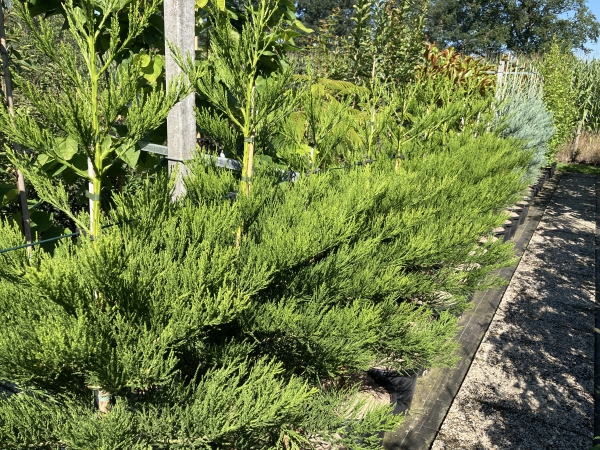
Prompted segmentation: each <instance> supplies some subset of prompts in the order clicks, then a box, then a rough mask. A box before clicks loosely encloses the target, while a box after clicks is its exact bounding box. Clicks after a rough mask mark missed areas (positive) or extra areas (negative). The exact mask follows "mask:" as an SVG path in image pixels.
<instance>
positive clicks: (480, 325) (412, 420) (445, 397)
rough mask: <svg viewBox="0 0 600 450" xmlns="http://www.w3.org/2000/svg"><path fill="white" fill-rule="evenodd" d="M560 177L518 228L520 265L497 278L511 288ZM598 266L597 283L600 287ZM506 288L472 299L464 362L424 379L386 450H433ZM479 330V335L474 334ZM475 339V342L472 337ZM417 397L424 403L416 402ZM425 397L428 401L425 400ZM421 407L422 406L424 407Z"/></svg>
mask: <svg viewBox="0 0 600 450" xmlns="http://www.w3.org/2000/svg"><path fill="white" fill-rule="evenodd" d="M561 177H562V173H560V172H557V173H556V175H555V176H554V177H552V178H550V179H547V180H546V182H545V183H544V184H543V189H542V190H541V191H540V192H539V193H538V195H537V196H536V197H535V198H534V199H532V201H531V205H530V209H529V212H528V215H527V218H526V220H525V223H524V224H523V225H521V226H520V227H519V230H518V231H517V237H516V239H515V250H516V254H517V256H518V257H519V262H518V263H517V264H516V265H514V266H512V267H508V268H504V269H501V270H500V271H499V275H500V276H502V278H504V279H506V280H507V282H508V283H510V281H511V279H512V277H513V275H514V273H515V271H516V270H517V267H518V266H519V264H520V258H521V256H522V255H523V253H524V252H525V250H526V249H527V246H528V245H529V241H530V240H531V237H532V236H533V233H534V232H535V230H536V229H537V226H538V224H539V222H540V220H541V219H542V217H543V215H544V213H545V211H546V207H547V206H548V204H549V203H550V200H551V199H552V197H553V195H554V192H555V190H556V188H557V186H558V184H559V182H560V179H561ZM596 183H597V190H596V193H597V202H598V205H599V206H600V195H598V186H599V184H600V179H599V178H596ZM599 212H600V210H599V209H597V215H596V218H597V222H596V223H597V228H596V230H597V233H596V239H597V242H598V243H600V222H599V221H600V217H599V216H598V213H599ZM596 256H597V258H600V250H599V248H598V245H596ZM599 272H600V269H599V265H598V264H596V283H597V285H598V284H600V277H599V276H598V274H599ZM508 283H507V285H506V286H505V287H503V288H501V289H495V290H488V291H485V292H477V293H476V294H475V295H474V303H475V304H476V306H475V308H473V309H471V310H469V311H467V312H466V313H465V314H464V315H463V317H462V318H461V320H460V321H459V325H461V326H462V327H463V330H462V332H461V334H460V337H459V341H460V342H461V349H460V355H461V361H460V363H459V364H458V365H457V367H456V368H454V369H433V370H432V371H431V373H430V374H429V375H425V376H424V377H423V378H420V380H419V381H421V383H420V384H421V391H422V392H419V387H417V394H418V395H417V396H416V397H415V399H416V400H418V401H417V402H413V411H416V413H415V414H412V415H411V414H409V415H407V417H406V420H405V422H404V424H403V425H402V426H401V427H400V428H399V429H398V430H396V431H395V432H393V433H386V435H385V438H384V442H383V447H384V449H386V450H425V449H429V448H431V446H432V445H433V442H434V441H435V438H436V437H437V434H438V432H439V430H440V428H441V426H442V424H443V422H444V419H445V418H446V415H447V414H448V411H449V410H450V407H451V406H452V402H453V401H454V397H455V396H456V394H457V393H458V391H459V390H460V387H461V386H462V383H463V381H464V379H465V377H466V375H467V373H468V371H469V368H470V367H471V364H472V362H473V360H474V358H475V355H476V353H477V350H478V349H479V346H480V344H481V342H482V340H483V337H484V336H485V333H486V332H487V329H488V327H489V325H490V323H491V321H492V319H493V317H494V315H495V313H496V310H497V308H498V306H499V305H500V302H501V301H502V297H503V296H504V293H505V291H506V288H507V287H508ZM596 296H597V304H596V305H597V306H596V332H597V333H596V349H597V354H599V353H600V292H599V289H596ZM472 328H475V330H472ZM471 336H472V337H471ZM596 362H597V365H596V366H595V367H596V372H595V380H597V381H598V387H597V388H596V386H595V395H596V398H597V399H598V400H597V402H596V409H595V412H596V414H595V416H596V417H597V421H595V427H596V425H597V426H598V430H599V431H598V433H599V434H596V436H600V358H596ZM417 397H420V398H418V399H417ZM422 397H424V399H423V398H422ZM421 403H422V405H421Z"/></svg>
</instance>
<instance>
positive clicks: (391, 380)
mask: <svg viewBox="0 0 600 450" xmlns="http://www.w3.org/2000/svg"><path fill="white" fill-rule="evenodd" d="M422 373H423V370H420V371H414V372H412V373H409V374H400V373H399V372H397V371H396V370H384V369H370V370H369V371H368V372H367V374H368V375H369V376H370V377H371V378H373V380H375V382H376V383H377V384H379V385H380V386H382V387H383V388H385V389H386V390H387V391H388V392H389V393H390V399H391V403H392V404H395V405H394V411H393V413H394V414H406V413H407V412H408V410H409V409H410V405H411V404H412V400H413V397H414V395H415V389H416V387H417V378H418V376H419V374H422Z"/></svg>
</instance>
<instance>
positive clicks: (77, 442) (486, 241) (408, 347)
mask: <svg viewBox="0 0 600 450" xmlns="http://www.w3.org/2000/svg"><path fill="white" fill-rule="evenodd" d="M201 3H202V2H201ZM211 3H214V5H212V6H211V8H212V9H211V11H210V14H209V16H208V19H207V20H208V22H207V23H208V24H209V28H210V30H211V35H210V47H209V52H208V56H207V59H206V60H204V61H201V62H200V63H199V64H198V65H197V66H192V65H191V64H190V63H189V61H185V60H184V58H183V57H180V64H181V65H182V66H183V67H184V70H185V72H187V74H188V75H189V77H190V79H191V81H192V83H193V86H194V88H195V90H196V92H197V94H198V98H197V123H198V125H199V128H200V130H201V132H202V133H203V135H204V137H208V138H213V139H214V140H215V141H216V142H217V143H218V144H219V146H221V148H222V150H223V151H224V152H225V153H227V154H228V155H237V156H238V157H239V159H240V160H242V162H243V167H244V169H243V172H242V177H243V178H242V184H241V189H240V179H239V174H235V173H232V172H230V171H227V170H224V169H218V168H215V167H212V166H210V165H208V164H207V162H206V158H205V157H202V156H198V157H197V159H195V160H193V161H191V162H190V164H189V167H188V169H189V171H188V174H187V176H186V178H185V187H186V189H185V191H186V194H185V195H184V196H183V197H181V198H180V199H179V200H178V201H176V202H173V201H172V195H171V191H172V188H173V185H172V182H170V181H169V180H168V179H167V178H166V177H164V176H158V177H156V178H155V179H152V180H151V179H147V180H145V181H144V182H141V183H140V188H139V189H138V190H137V192H136V195H131V194H130V193H128V192H123V193H115V194H114V195H112V205H111V206H112V207H111V208H110V210H108V211H107V212H106V214H105V218H104V223H107V224H113V225H114V226H111V227H108V228H105V229H104V230H102V231H103V232H102V233H100V232H98V231H99V230H98V228H99V226H100V225H101V223H102V222H100V221H98V222H97V223H96V220H97V217H99V216H93V217H94V223H95V225H94V226H92V228H91V231H92V235H93V239H89V238H87V237H85V236H82V237H80V238H78V239H77V240H62V241H61V242H60V244H59V245H58V246H57V248H56V249H55V251H54V253H53V254H52V255H49V254H47V253H45V252H43V251H36V252H34V253H33V255H32V256H31V257H29V256H28V255H27V252H26V251H25V250H17V251H13V252H9V253H2V254H0V319H1V320H0V382H1V384H0V386H2V387H3V389H4V390H3V391H2V393H1V394H0V447H2V448H8V449H22V448H47V449H56V448H64V449H65V450H72V449H82V450H83V449H86V450H87V449H91V448H92V449H93V448H98V449H145V450H147V449H149V448H152V449H161V448H164V449H215V448H229V449H241V450H243V449H247V450H251V449H252V450H254V449H273V448H275V449H282V450H283V449H286V450H288V449H298V450H304V449H314V448H344V449H373V450H375V449H378V448H381V441H380V439H379V437H378V436H377V432H380V431H391V430H394V429H396V428H397V427H398V426H399V424H400V423H401V422H402V421H403V417H402V416H393V415H391V414H390V410H391V409H392V408H391V406H390V405H377V404H373V402H372V400H370V399H368V398H365V396H364V393H363V392H361V388H362V386H361V380H362V379H363V377H364V376H365V372H366V371H368V370H369V369H370V368H373V367H387V368H390V369H395V370H397V371H399V372H400V373H401V374H404V375H414V374H415V373H418V372H419V371H420V370H422V369H428V368H432V367H440V366H441V367H449V366H452V365H453V364H455V362H456V361H457V356H456V350H457V348H458V342H457V340H456V336H457V333H458V332H459V328H458V326H457V321H458V319H457V317H458V316H459V315H460V314H461V313H462V312H463V311H465V310H466V309H467V308H468V307H469V298H470V296H471V295H472V294H473V293H474V292H475V291H476V290H480V289H486V288H487V287H490V286H496V285H498V284H499V283H500V280H499V278H498V277H497V276H495V275H494V271H495V270H496V269H498V268H501V267H505V266H507V265H509V264H512V263H513V262H514V253H513V250H512V248H511V245H510V244H503V243H502V242H500V241H497V240H494V239H493V238H492V236H491V230H492V229H493V228H495V227H497V226H499V225H501V224H502V223H503V222H504V220H505V219H506V213H505V212H504V211H505V208H506V207H508V206H510V205H512V204H514V202H515V201H517V200H519V199H520V193H521V192H522V191H523V190H524V188H525V187H526V185H527V182H528V179H527V175H526V173H527V171H528V170H529V169H530V166H531V164H532V155H533V152H531V151H523V148H524V146H526V145H527V143H524V142H523V140H522V139H521V138H522V136H521V135H518V133H515V135H514V136H512V137H511V135H509V134H508V133H506V130H505V128H501V129H495V128H494V127H492V130H491V131H488V128H489V127H488V124H489V123H491V122H492V120H493V118H494V111H495V110H494V108H497V107H498V104H497V103H496V97H495V93H494V92H492V91H491V89H488V88H486V89H482V79H474V80H473V79H471V78H472V77H470V76H469V73H470V72H469V71H465V73H463V74H462V75H461V76H449V75H451V74H450V73H449V71H448V70H446V69H445V68H444V67H438V68H437V69H436V71H435V73H432V74H428V75H426V74H425V71H424V70H423V71H415V72H414V73H412V75H411V77H410V78H411V79H413V82H411V83H410V84H406V85H402V84H400V83H399V81H398V79H399V77H400V76H399V75H398V73H387V72H389V71H390V70H391V69H390V67H391V66H390V65H386V63H385V58H383V59H381V60H379V59H377V58H372V56H373V54H368V55H367V56H368V61H369V64H368V71H364V76H363V75H360V77H358V78H357V79H356V80H354V81H356V83H352V82H349V81H343V80H331V79H328V78H324V77H322V76H316V75H315V76H313V73H312V72H311V71H307V74H306V75H303V76H294V75H293V74H292V71H291V69H290V68H289V67H288V65H287V64H286V61H285V58H283V56H284V55H283V54H282V53H281V52H283V50H286V49H289V46H291V45H293V42H292V39H293V37H292V36H296V34H298V33H299V32H300V31H302V28H301V27H300V26H298V25H297V24H295V18H294V19H293V20H294V21H292V18H291V17H289V15H286V14H287V12H286V11H289V3H285V4H283V5H280V6H283V8H278V7H277V5H275V4H273V3H270V2H267V1H266V0H263V1H261V2H258V3H252V4H246V5H245V6H244V7H243V8H240V11H239V15H237V14H235V13H232V12H231V11H229V12H228V11H225V10H224V8H223V3H222V2H220V1H219V2H211ZM202 4H204V3H202ZM82 5H84V6H81V7H78V6H77V7H76V6H74V5H73V4H72V3H71V2H69V1H68V2H67V3H66V6H65V8H66V10H65V11H66V13H67V15H68V16H69V17H70V20H69V28H70V29H71V32H72V33H73V35H74V40H75V42H76V46H77V48H78V49H79V50H78V53H77V54H78V55H80V56H81V58H82V61H84V64H83V66H82V68H78V69H77V70H76V69H75V68H76V67H77V65H76V64H75V63H74V62H72V63H65V66H67V69H66V73H67V74H71V75H72V77H71V78H73V80H72V81H71V85H70V86H72V89H71V90H69V91H65V92H62V91H61V92H59V94H57V95H55V96H54V97H51V96H48V98H46V97H44V96H43V95H42V94H40V93H38V92H37V91H35V90H34V89H33V88H28V86H29V85H28V82H27V80H21V86H23V91H24V92H25V93H26V95H28V98H29V100H30V102H31V103H32V104H34V105H36V108H37V111H38V112H39V114H40V117H42V118H43V120H42V121H41V123H40V124H39V125H38V124H36V123H35V122H34V121H33V120H32V119H31V117H30V116H28V115H27V114H25V112H24V111H21V112H19V113H18V114H17V116H16V118H15V119H14V120H13V119H10V117H8V115H7V114H5V113H2V114H0V125H1V126H2V127H3V129H4V128H7V129H8V130H9V131H8V132H7V134H8V135H9V137H10V138H11V139H14V138H15V137H18V138H19V139H14V140H17V141H18V142H21V143H22V144H23V145H25V146H27V147H29V148H30V149H32V151H33V153H32V157H31V159H29V158H28V159H25V160H21V159H19V160H18V162H19V163H20V164H21V166H22V167H23V168H24V169H26V170H28V174H29V176H30V177H31V179H32V180H34V183H35V185H36V189H37V190H38V192H39V193H40V197H41V198H43V199H48V201H49V202H52V203H53V204H54V205H55V206H56V207H58V208H60V209H64V210H65V211H68V213H69V214H70V215H71V216H72V217H73V220H78V221H79V222H81V221H82V220H83V216H82V215H81V214H78V212H77V211H73V210H71V209H69V206H70V205H69V193H68V191H67V190H66V188H65V186H63V185H61V184H59V183H53V180H52V179H51V178H49V177H48V176H47V175H46V174H45V173H44V172H40V166H39V164H38V161H39V159H40V158H42V159H44V158H47V161H50V159H51V160H52V161H57V162H58V163H60V164H61V165H62V166H64V167H69V169H71V170H75V169H77V170H78V171H79V172H77V173H78V174H79V175H80V177H81V178H82V179H84V180H86V181H92V182H94V183H93V184H94V188H93V189H92V190H91V191H92V194H94V193H98V192H102V190H101V189H102V177H100V174H102V173H103V172H102V171H103V170H104V169H106V168H107V167H109V166H110V165H111V164H113V163H116V162H115V161H118V160H122V159H127V158H129V157H128V156H126V155H128V154H129V153H128V152H130V151H134V152H135V151H136V150H135V147H134V144H135V142H136V140H137V139H140V138H141V137H142V136H144V135H145V134H146V133H147V132H149V131H150V130H152V129H153V127H155V126H157V124H159V123H160V122H162V121H163V120H164V117H165V115H166V113H167V111H168V109H169V108H170V107H171V106H172V104H173V103H174V102H175V101H176V100H177V99H178V98H180V96H181V95H184V94H186V93H187V90H186V89H185V88H184V87H182V85H178V86H176V87H175V88H174V89H170V90H169V92H175V94H169V95H166V94H164V93H163V90H162V86H160V85H159V83H158V82H156V81H157V80H154V83H149V84H148V83H147V82H146V81H142V82H141V79H140V77H142V76H143V75H141V74H143V70H140V67H137V66H136V64H139V65H140V66H142V68H144V67H148V65H149V64H150V62H149V61H148V60H149V59H150V55H149V54H146V53H144V54H138V55H132V56H133V57H131V58H124V60H123V62H122V63H119V64H118V65H117V64H116V60H115V59H114V58H116V57H114V55H116V54H118V53H119V51H121V50H119V49H121V48H125V47H124V45H125V44H124V43H123V41H121V40H119V39H117V38H116V37H115V38H114V41H110V42H113V44H110V45H109V46H108V47H107V48H108V49H109V50H107V51H105V52H103V51H101V50H99V49H98V46H93V48H92V46H91V45H88V46H86V44H89V43H91V42H92V40H93V37H94V36H96V33H98V32H99V30H101V29H104V30H108V31H107V32H108V35H109V36H117V35H121V36H122V35H123V33H122V32H121V33H117V31H116V30H117V28H118V27H119V24H118V23H117V20H116V19H114V18H115V17H119V16H118V15H117V13H119V12H120V14H122V13H123V8H124V9H125V10H126V11H129V12H131V11H134V12H135V14H134V15H133V16H131V18H130V20H129V23H130V25H129V28H127V29H128V30H129V31H128V33H131V34H132V36H133V35H136V33H137V32H138V31H137V30H138V28H137V26H138V25H137V23H133V22H136V21H135V20H133V19H134V18H135V19H137V18H138V17H142V18H143V17H145V14H146V13H148V14H153V13H155V12H156V8H157V5H158V3H157V2H155V1H154V0H147V1H146V2H137V3H134V2H129V3H128V2H118V3H117V1H116V0H104V1H100V0H95V1H93V2H92V1H91V0H89V1H88V2H87V3H86V2H85V1H84V2H83V3H82ZM85 5H87V6H85ZM361 5H363V4H361ZM363 6H364V5H363ZM379 6H381V7H382V8H383V6H385V5H384V4H381V5H379ZM86 8H87V9H86ZM368 9H369V8H368V7H366V9H365V11H364V13H365V17H368V20H366V22H365V24H364V25H365V27H366V28H365V30H367V31H365V30H363V31H364V32H365V33H366V34H365V36H368V35H369V32H368V30H372V29H374V28H372V25H373V23H372V22H370V21H371V20H375V19H377V17H379V18H378V19H377V20H382V21H383V22H385V20H387V19H385V17H384V16H385V15H384V14H383V12H386V11H387V12H393V11H392V10H391V9H389V8H388V9H385V8H383V9H381V11H380V13H381V14H380V16H377V17H375V16H372V15H371V13H368V11H367V10H368ZM22 11H23V14H24V16H25V17H26V13H27V10H26V9H23V10H22ZM107 11H110V12H107ZM282 11H283V12H282ZM407 11H408V10H406V11H404V13H406V14H408V12H407ZM396 13H398V14H399V16H398V17H400V16H401V15H402V14H404V13H402V11H400V10H399V11H396ZM131 14H133V13H131ZM357 14H358V13H357ZM282 15H283V16H285V17H287V18H286V19H282ZM134 16H135V17H134ZM389 17H390V20H392V19H394V17H391V16H389ZM398 17H396V19H397V20H400V19H399V18H398ZM402 17H408V16H402ZM414 17H415V20H416V18H417V17H418V14H417V15H416V16H414ZM113 19H114V20H113ZM384 19H385V20H384ZM396 19H394V20H396ZM402 20H404V19H402ZM407 20H408V19H407ZM383 22H382V23H383ZM29 23H30V26H31V28H32V29H33V30H34V31H35V32H36V33H38V34H37V35H36V36H38V37H37V38H36V39H37V41H39V42H40V43H41V44H40V45H42V44H44V45H46V47H49V44H50V43H54V42H55V36H54V35H52V30H51V29H50V28H48V27H45V26H44V22H43V21H41V22H40V23H39V24H38V23H37V22H34V21H33V20H31V19H29ZM140 23H141V24H142V25H140V26H143V23H144V22H143V21H141V22H140ZM357 26H358V25H357ZM361 26H362V25H361ZM103 27H104V28H103ZM294 27H296V28H297V30H296V29H294ZM298 30H300V31H298ZM358 31H360V30H358ZM358 31H357V30H356V29H355V32H358ZM100 34H102V32H100ZM86 36H87V37H86ZM388 37H389V36H388ZM369 40H371V44H372V43H373V41H372V36H371V37H369V39H367V38H366V37H365V42H367V41H369ZM357 42H358V41H357ZM371 44H369V45H371ZM44 45H42V48H45V47H44ZM53 45H54V44H53ZM121 45H123V47H121ZM399 45H400V44H399ZM54 48H55V47H52V51H54V52H55V53H56V55H57V56H56V59H57V61H62V60H63V59H64V57H66V56H67V55H71V56H73V55H74V54H75V53H74V52H72V49H69V48H67V44H64V45H62V46H59V47H56V48H57V50H54ZM86 49H87V50H86ZM354 50H355V51H356V50H357V49H356V48H355V49H354ZM388 50H390V52H391V51H392V49H390V48H389V47H388ZM405 50H406V47H403V49H401V51H402V52H405ZM52 51H50V50H48V52H47V53H48V55H53V53H52ZM86 51H87V53H86ZM357 54H358V53H357ZM111 57H112V58H113V59H112V60H111V62H108V63H107V61H109V59H110V58H111ZM392 60H394V58H391V59H390V61H392ZM356 62H357V64H358V63H359V62H360V61H358V60H356ZM69 64H71V65H72V66H73V67H74V69H72V70H71V69H70V68H69V67H70V66H69ZM359 66H360V64H358V65H356V66H353V67H354V69H356V67H359ZM450 66H451V64H450V65H449V67H450ZM105 67H106V69H105ZM360 67H363V68H367V64H366V63H365V64H364V65H362V66H360ZM405 69H406V66H402V67H400V68H399V70H400V71H401V72H403V71H404V70H405ZM361 70H362V69H361ZM102 71H104V72H102ZM99 73H101V74H103V76H99V75H98V74H99ZM357 73H358V72H357ZM403 73H404V72H403ZM319 75H322V74H319ZM94 80H95V81H94ZM483 81H486V80H483ZM140 82H141V83H140ZM94 83H95V84H94ZM94 86H95V87H94ZM486 86H487V84H486ZM95 89H97V91H96V90H95ZM96 94H97V95H96ZM536 95H538V97H535V96H534V97H535V98H537V99H539V92H538V91H536ZM92 97H93V98H95V99H96V100H95V103H94V101H92ZM509 98H510V99H512V98H513V96H512V94H511V96H509ZM86 99H87V101H83V100H86ZM507 102H510V101H509V100H507ZM94 104H95V106H94ZM507 104H508V103H507ZM501 105H503V106H504V105H505V103H501ZM93 111H95V113H93V114H92V112H93ZM504 117H506V118H507V120H510V118H511V117H516V114H514V115H511V114H504ZM507 129H508V128H507ZM10 133H12V134H10ZM502 133H504V134H502ZM244 138H245V139H244ZM536 145H537V144H536ZM540 145H541V144H540ZM255 150H256V152H257V154H258V156H259V157H260V159H261V161H263V162H265V163H264V164H254V165H253V157H254V152H255ZM33 156H37V158H38V159H37V160H34V159H33ZM134 156H135V155H134ZM266 156H270V157H272V158H273V159H275V162H276V163H278V164H280V165H283V166H285V167H286V168H291V169H295V170H297V171H299V172H300V173H299V174H298V176H297V178H298V179H297V181H296V182H295V183H289V182H282V173H281V169H280V168H279V166H276V165H274V164H271V163H270V162H269V159H268V158H266ZM365 156H366V158H365ZM12 157H13V159H15V160H16V159H17V158H16V156H15V155H13V156H12ZM78 158H79V160H81V163H82V165H81V166H79V165H77V164H79V163H78V162H77V161H78ZM88 160H90V161H91V162H92V163H93V164H92V169H93V170H91V171H88V170H87V161H88ZM131 162H132V163H133V161H131ZM36 164H37V165H36ZM71 166H73V167H71ZM64 170H66V169H64ZM90 174H91V175H90ZM250 177H252V189H250V181H249V179H250ZM96 182H99V183H100V184H99V185H97V184H96ZM96 189H98V190H96ZM240 190H241V191H242V192H243V194H244V195H235V194H236V192H238V191H240ZM91 197H92V201H93V202H95V201H96V200H95V197H94V195H91ZM96 212H97V211H95V210H94V211H93V214H95V213H96ZM98 220H99V219H98ZM22 242H23V238H22V237H21V235H20V233H19V230H18V228H17V227H16V226H14V225H11V224H10V223H9V222H6V221H3V222H0V248H8V247H11V246H15V245H19V244H22ZM93 390H94V391H98V392H104V393H110V395H111V400H110V401H111V407H110V408H108V412H106V410H102V409H101V408H99V407H98V406H99V405H97V404H95V401H97V400H98V399H96V400H95V399H94V395H93V393H92V391H93Z"/></svg>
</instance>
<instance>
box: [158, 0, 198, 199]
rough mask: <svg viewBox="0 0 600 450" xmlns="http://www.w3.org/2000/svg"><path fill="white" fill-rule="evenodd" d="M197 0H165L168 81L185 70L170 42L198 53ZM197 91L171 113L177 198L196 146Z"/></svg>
mask: <svg viewBox="0 0 600 450" xmlns="http://www.w3.org/2000/svg"><path fill="white" fill-rule="evenodd" d="M195 7H196V2H195V0H165V2H164V17H165V42H166V43H167V51H166V64H165V67H166V76H167V87H168V83H169V82H170V81H172V80H174V79H175V78H176V77H177V76H179V75H180V74H181V73H182V70H181V68H180V67H179V65H178V64H177V63H176V62H175V59H174V58H173V54H172V53H171V51H170V50H169V44H171V45H172V46H174V47H175V48H178V49H179V51H180V52H181V55H182V56H183V57H184V58H188V57H189V58H192V61H193V60H194V57H195V49H196V46H195V43H196V35H195V26H196V23H195V22H196V19H195V17H196V16H195ZM195 98H196V97H195V95H194V94H193V93H192V94H190V95H189V96H187V97H186V98H185V99H183V100H182V101H181V102H179V103H177V104H176V105H175V106H174V107H173V109H171V111H170V112H169V116H168V117H167V142H168V144H167V145H168V157H169V158H172V159H174V160H178V161H173V160H170V161H169V173H172V172H173V171H174V170H178V172H177V181H176V184H175V191H174V192H173V199H174V200H175V199H177V198H179V197H180V196H182V195H183V194H185V188H184V186H183V176H184V175H185V173H186V166H185V164H184V163H181V162H179V161H186V160H188V159H190V158H191V156H192V151H193V150H194V149H195V148H196V118H195V117H194V106H195Z"/></svg>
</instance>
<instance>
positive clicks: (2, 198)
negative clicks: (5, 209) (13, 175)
mask: <svg viewBox="0 0 600 450" xmlns="http://www.w3.org/2000/svg"><path fill="white" fill-rule="evenodd" d="M18 196H19V191H18V189H17V188H16V187H15V186H14V185H12V184H0V207H1V206H5V205H7V204H8V203H10V202H12V201H13V200H15V199H16V198H17V197H18Z"/></svg>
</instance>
